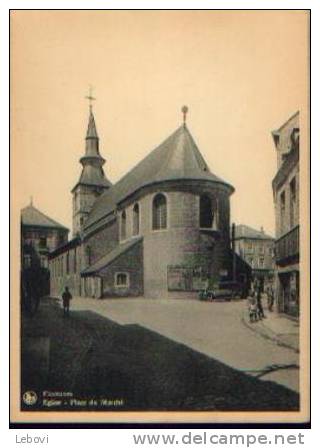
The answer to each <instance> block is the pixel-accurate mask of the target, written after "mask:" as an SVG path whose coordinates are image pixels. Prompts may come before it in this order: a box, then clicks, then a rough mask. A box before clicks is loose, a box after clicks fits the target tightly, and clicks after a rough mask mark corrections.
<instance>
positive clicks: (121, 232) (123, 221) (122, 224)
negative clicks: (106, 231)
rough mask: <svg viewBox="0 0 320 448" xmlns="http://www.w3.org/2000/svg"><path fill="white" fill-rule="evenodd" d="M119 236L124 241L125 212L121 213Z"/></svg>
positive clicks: (125, 235)
mask: <svg viewBox="0 0 320 448" xmlns="http://www.w3.org/2000/svg"><path fill="white" fill-rule="evenodd" d="M120 236H121V239H122V240H125V239H126V237H127V215H126V211H125V210H123V212H122V213H121V224H120Z"/></svg>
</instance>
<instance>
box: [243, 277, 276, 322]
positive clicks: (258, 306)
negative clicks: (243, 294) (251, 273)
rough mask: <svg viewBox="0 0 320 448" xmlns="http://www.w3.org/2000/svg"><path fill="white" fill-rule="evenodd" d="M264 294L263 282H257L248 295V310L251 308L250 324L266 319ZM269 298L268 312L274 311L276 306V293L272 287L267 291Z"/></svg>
mask: <svg viewBox="0 0 320 448" xmlns="http://www.w3.org/2000/svg"><path fill="white" fill-rule="evenodd" d="M262 292H263V288H262V284H261V282H259V281H257V280H255V281H254V282H253V284H252V287H251V289H250V291H249V294H248V308H249V320H250V322H257V321H258V320H261V319H265V318H266V315H265V313H264V309H263V305H262ZM267 296H268V310H269V311H272V310H273V304H274V293H273V288H272V287H269V288H268V289H267Z"/></svg>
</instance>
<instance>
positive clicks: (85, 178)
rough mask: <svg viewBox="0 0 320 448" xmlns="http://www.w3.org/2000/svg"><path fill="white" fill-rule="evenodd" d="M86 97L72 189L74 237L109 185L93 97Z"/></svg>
mask: <svg viewBox="0 0 320 448" xmlns="http://www.w3.org/2000/svg"><path fill="white" fill-rule="evenodd" d="M87 98H88V99H89V101H90V103H89V123H88V129H87V135H86V139H85V141H86V145H85V155H84V156H83V157H81V159H80V163H81V165H82V172H81V176H80V179H79V181H78V182H77V183H76V185H75V186H74V187H73V189H72V194H73V213H72V219H73V236H74V237H75V236H76V235H78V234H79V233H80V232H81V230H82V228H83V224H84V223H85V220H86V218H87V216H88V214H89V213H90V210H91V208H92V206H93V204H94V202H95V201H96V199H97V197H98V196H100V195H101V194H102V193H103V192H105V191H106V190H107V189H108V188H110V186H111V182H109V180H108V179H107V178H106V176H105V174H104V171H103V165H104V164H105V160H104V158H103V157H101V155H100V152H99V137H98V134H97V129H96V124H95V119H94V115H93V112H92V100H94V98H93V97H92V95H91V94H90V95H89V96H88V97H87Z"/></svg>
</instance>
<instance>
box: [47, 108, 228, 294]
mask: <svg viewBox="0 0 320 448" xmlns="http://www.w3.org/2000/svg"><path fill="white" fill-rule="evenodd" d="M186 112H187V108H183V113H184V119H183V124H182V125H181V126H180V127H179V128H178V129H176V130H175V131H174V132H173V133H172V134H171V135H170V136H169V137H167V138H166V139H165V140H164V141H163V142H162V143H161V144H160V145H159V146H157V147H156V148H155V149H154V150H153V151H151V152H150V153H149V154H148V155H147V156H146V157H145V158H144V159H143V160H142V161H141V162H140V163H138V164H137V165H136V166H135V167H134V168H133V169H132V170H131V171H129V172H128V173H127V174H126V175H125V176H123V177H122V178H121V179H120V180H119V181H118V182H117V183H115V184H114V185H113V184H112V183H111V182H110V181H109V180H108V178H107V177H106V175H105V173H104V169H103V165H104V163H105V160H104V159H103V157H102V156H101V154H100V151H99V137H98V134H97V128H96V124H95V118H94V115H93V112H92V107H91V106H90V114H89V123H88V129H87V134H86V138H85V154H84V156H83V157H82V158H81V159H80V163H81V165H82V172H81V175H80V178H79V180H78V182H77V183H76V184H75V186H74V188H73V189H72V195H73V238H72V239H71V240H70V241H69V242H68V243H67V244H64V245H62V246H61V247H59V248H58V249H56V250H55V251H53V252H51V254H50V276H51V295H52V296H60V295H61V292H62V290H63V288H64V287H65V286H68V287H69V288H70V290H71V292H72V294H73V295H74V296H85V297H96V298H102V297H115V296H145V297H150V298H170V297H172V298H179V297H197V295H198V291H199V289H201V288H203V287H204V285H205V284H206V282H208V281H209V279H210V280H211V281H221V280H231V279H232V252H231V248H230V195H231V194H232V193H233V192H234V188H233V187H232V186H231V185H230V184H228V183H227V182H225V181H224V180H222V179H221V178H219V177H217V176H216V175H215V174H213V173H212V172H211V171H210V169H209V167H208V165H207V163H206V162H205V160H204V158H203V157H202V155H201V153H200V151H199V149H198V147H197V145H196V143H195V141H194V139H193V137H192V135H191V133H190V131H189V129H188V127H187V125H186V120H185V118H186Z"/></svg>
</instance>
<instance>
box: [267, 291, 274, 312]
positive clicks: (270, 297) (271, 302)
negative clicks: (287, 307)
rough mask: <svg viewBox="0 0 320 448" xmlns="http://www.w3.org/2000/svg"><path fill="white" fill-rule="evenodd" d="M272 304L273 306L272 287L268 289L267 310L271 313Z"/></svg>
mask: <svg viewBox="0 0 320 448" xmlns="http://www.w3.org/2000/svg"><path fill="white" fill-rule="evenodd" d="M273 304H274V292H273V288H272V286H270V288H268V310H269V311H273Z"/></svg>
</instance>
